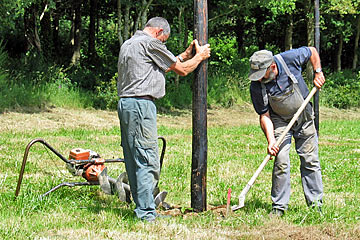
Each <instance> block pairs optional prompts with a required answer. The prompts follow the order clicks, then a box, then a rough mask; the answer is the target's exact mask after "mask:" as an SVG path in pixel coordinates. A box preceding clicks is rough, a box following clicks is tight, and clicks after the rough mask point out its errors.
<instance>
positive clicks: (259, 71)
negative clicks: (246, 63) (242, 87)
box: [248, 50, 274, 81]
mask: <svg viewBox="0 0 360 240" xmlns="http://www.w3.org/2000/svg"><path fill="white" fill-rule="evenodd" d="M273 61H274V57H273V54H272V52H270V51H268V50H260V51H257V52H255V53H254V54H253V55H252V56H251V57H250V73H249V76H248V77H249V79H250V80H251V81H258V80H259V79H261V78H263V77H264V75H265V73H266V70H267V68H268V67H269V66H270V65H271V63H272V62H273Z"/></svg>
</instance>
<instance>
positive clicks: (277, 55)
mask: <svg viewBox="0 0 360 240" xmlns="http://www.w3.org/2000/svg"><path fill="white" fill-rule="evenodd" d="M274 57H275V58H276V59H277V60H278V61H279V62H280V64H281V66H282V67H283V68H284V70H285V72H286V75H288V77H290V79H291V80H292V81H293V83H298V81H297V79H296V77H295V76H294V74H292V73H291V72H290V70H289V68H288V66H287V65H286V63H285V61H284V59H283V57H282V56H281V55H280V54H276V55H275V56H274Z"/></svg>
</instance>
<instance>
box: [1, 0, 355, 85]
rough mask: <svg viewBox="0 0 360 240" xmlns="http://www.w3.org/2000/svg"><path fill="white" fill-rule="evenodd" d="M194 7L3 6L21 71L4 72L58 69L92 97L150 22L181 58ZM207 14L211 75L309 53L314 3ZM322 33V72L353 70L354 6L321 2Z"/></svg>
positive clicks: (223, 5)
mask: <svg viewBox="0 0 360 240" xmlns="http://www.w3.org/2000/svg"><path fill="white" fill-rule="evenodd" d="M193 8H194V1H191V0H182V1H178V0H102V1H99V0H2V1H1V2H0V16H1V17H0V44H1V45H2V46H3V49H4V50H5V51H6V53H7V54H8V56H9V58H10V61H9V64H13V65H17V64H18V63H19V61H20V63H21V65H20V66H22V68H24V69H19V68H16V67H8V68H9V69H12V70H11V71H13V72H14V71H15V72H16V71H19V70H23V71H25V72H26V71H34V70H39V69H41V68H45V67H46V68H47V69H49V68H50V66H54V65H56V66H61V67H62V69H65V70H64V71H72V74H74V76H76V77H74V78H72V81H75V82H77V84H78V85H79V86H80V87H83V88H85V89H88V90H92V91H94V90H96V88H97V87H99V86H104V83H107V82H110V81H113V80H114V78H116V76H115V75H116V71H117V69H116V65H117V56H118V52H119V49H120V46H121V45H122V43H123V42H124V41H126V40H127V39H129V38H130V37H131V36H132V35H133V34H134V33H135V31H136V30H138V29H142V28H143V27H144V25H145V23H146V22H147V20H148V19H149V18H151V17H154V16H162V17H164V18H166V19H167V20H168V21H169V23H170V25H171V36H170V38H169V40H168V43H167V46H168V48H169V49H170V50H171V51H172V52H173V53H174V54H176V53H179V52H182V51H183V50H184V49H185V48H186V46H187V45H188V43H189V41H191V39H192V37H193V28H194V26H193V24H194V22H193V21H194V20H193V18H194V16H193V12H194V9H193ZM208 15H209V18H208V19H209V23H208V28H209V29H208V33H209V42H210V44H211V47H212V56H211V59H210V60H209V64H210V68H209V71H210V73H211V72H213V73H216V72H219V71H229V70H228V69H230V68H231V69H233V70H230V71H237V70H238V69H240V68H244V69H245V68H246V69H247V65H246V61H247V59H248V58H249V56H250V55H251V54H252V53H253V52H254V51H256V50H259V49H268V50H272V51H273V52H274V53H278V52H280V51H284V50H288V49H291V48H296V47H300V46H314V1H313V0H288V1H278V0H257V1H254V0H244V1H238V0H221V1H216V0H208ZM320 31H321V40H320V42H321V43H320V54H321V59H322V65H323V68H324V69H325V70H326V71H328V73H335V72H340V71H342V70H344V69H351V70H352V71H355V70H357V69H359V61H358V55H359V38H360V3H359V1H358V0H342V1H339V0H320ZM35 65H36V66H35ZM240 65H241V66H240ZM239 66H240V67H239ZM79 69H81V71H79ZM40 71H42V70H40ZM76 74H77V75H76ZM22 75H23V76H25V75H26V74H22ZM244 76H245V74H244ZM170 78H172V79H174V81H175V84H177V77H176V76H172V75H170ZM28 80H29V81H31V80H30V78H27V81H28Z"/></svg>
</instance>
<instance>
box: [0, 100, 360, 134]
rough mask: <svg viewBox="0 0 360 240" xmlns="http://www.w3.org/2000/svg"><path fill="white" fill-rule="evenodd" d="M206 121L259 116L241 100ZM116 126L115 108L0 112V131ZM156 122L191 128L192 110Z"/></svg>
mask: <svg viewBox="0 0 360 240" xmlns="http://www.w3.org/2000/svg"><path fill="white" fill-rule="evenodd" d="M327 119H356V120H360V112H359V111H356V110H339V109H332V108H321V109H320V121H322V120H327ZM207 123H208V126H209V127H221V126H227V127H229V126H230V127H236V126H242V125H249V124H258V123H259V117H258V115H257V114H256V113H255V111H254V110H253V107H252V105H251V104H245V105H242V106H234V107H231V108H215V109H208V112H207ZM118 126H119V119H118V116H117V112H116V111H104V110H93V109H64V108H53V109H48V110H47V111H43V112H36V113H19V112H6V113H2V114H0V132H5V131H9V132H27V131H36V130H57V129H61V128H66V129H71V128H79V127H81V128H90V129H108V128H112V127H118ZM158 126H165V127H170V128H182V129H184V128H185V129H191V127H192V112H191V110H176V111H173V112H169V113H159V114H158Z"/></svg>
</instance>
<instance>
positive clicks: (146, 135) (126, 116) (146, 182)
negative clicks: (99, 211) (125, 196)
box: [118, 98, 160, 220]
mask: <svg viewBox="0 0 360 240" xmlns="http://www.w3.org/2000/svg"><path fill="white" fill-rule="evenodd" d="M118 115H119V120H120V129H121V146H122V148H123V152H124V159H125V168H126V172H127V174H128V178H129V183H130V188H131V194H132V198H133V200H134V202H135V204H136V208H135V210H134V211H135V213H136V216H137V217H138V218H140V219H142V220H152V219H154V218H155V217H156V216H157V213H156V210H155V207H156V206H155V202H154V196H153V190H154V187H155V186H156V184H157V182H158V181H159V175H160V160H159V151H158V142H157V141H158V140H157V138H158V136H157V126H156V106H155V104H154V102H152V101H150V100H145V99H140V98H120V100H119V103H118Z"/></svg>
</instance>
